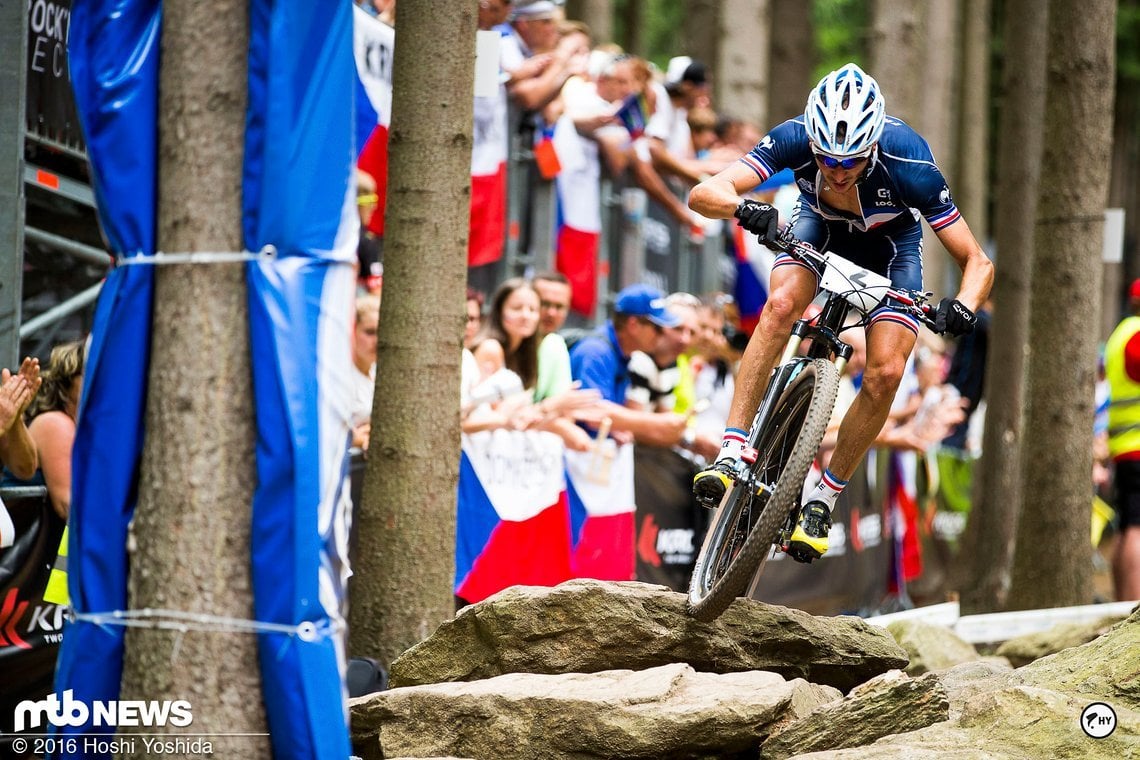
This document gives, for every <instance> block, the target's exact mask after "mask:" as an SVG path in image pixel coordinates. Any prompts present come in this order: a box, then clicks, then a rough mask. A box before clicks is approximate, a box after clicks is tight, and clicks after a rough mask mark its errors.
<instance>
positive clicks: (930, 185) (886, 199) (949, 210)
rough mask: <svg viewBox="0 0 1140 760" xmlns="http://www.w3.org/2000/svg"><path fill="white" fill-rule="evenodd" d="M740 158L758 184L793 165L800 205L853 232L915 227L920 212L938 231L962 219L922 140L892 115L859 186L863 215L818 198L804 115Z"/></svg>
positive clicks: (819, 183) (818, 185)
mask: <svg viewBox="0 0 1140 760" xmlns="http://www.w3.org/2000/svg"><path fill="white" fill-rule="evenodd" d="M740 160H741V161H742V162H744V163H745V164H747V165H748V166H749V167H750V168H751V169H752V170H753V171H755V172H756V174H757V175H758V176H759V177H760V181H761V182H763V181H764V180H766V179H768V177H770V176H772V175H773V174H775V173H776V172H778V171H780V170H781V169H791V170H792V172H793V173H794V174H795V177H796V186H797V187H798V188H799V190H800V197H801V203H804V202H806V203H807V205H808V206H809V207H810V208H811V209H812V211H814V212H816V213H817V214H818V215H819V216H820V217H822V218H823V219H825V220H827V221H829V222H845V223H847V225H849V229H851V230H852V231H854V230H858V231H860V232H866V231H869V230H876V229H877V228H883V229H882V230H881V231H884V232H885V231H887V229H890V230H892V231H897V230H899V229H900V228H905V227H912V226H915V227H917V226H919V215H920V214H921V215H922V216H923V217H925V218H926V221H927V222H928V223H929V224H930V226H931V228H932V229H934V230H935V231H938V230H941V229H943V228H945V227H949V226H950V225H951V224H953V223H954V222H956V221H958V219H959V218H961V215H960V214H959V213H958V207H957V206H955V205H954V200H953V198H951V196H950V188H949V186H948V185H947V184H946V179H945V178H944V177H943V176H942V172H941V171H940V170H939V169H938V165H937V164H935V163H934V156H933V155H932V154H931V152H930V146H929V145H927V144H926V140H924V139H922V137H921V136H920V135H919V134H918V133H917V132H915V131H914V130H913V129H911V128H910V127H909V126H908V125H907V124H905V123H904V122H902V121H900V120H898V119H896V118H894V117H892V116H888V117H886V124H885V126H884V127H883V134H882V137H880V138H879V143H878V147H877V148H876V150H875V154H874V156H873V157H872V159H871V162H870V164H869V165H868V167H867V170H866V171H865V172H864V173H863V177H862V179H861V180H860V182H859V183H858V186H857V187H858V192H859V205H860V208H861V209H862V213H861V214H851V213H849V212H847V211H844V210H841V209H836V208H832V207H830V206H828V205H827V204H825V203H822V202H821V201H820V197H819V191H820V188H821V186H822V183H823V174H822V172H820V171H819V168H818V167H817V166H816V163H815V159H814V158H813V157H812V153H811V145H810V143H809V142H808V137H807V131H806V130H805V129H804V120H803V117H802V116H799V117H797V118H794V119H789V120H788V121H785V122H784V123H783V124H781V125H779V126H778V127H776V128H775V129H773V130H772V131H771V132H769V133H768V134H767V135H765V136H764V139H762V140H761V141H760V142H759V144H757V145H756V147H755V148H753V149H752V150H751V151H750V152H749V153H747V154H746V155H745V156H743V157H742V158H741V159H740ZM884 225H886V227H885V228H884Z"/></svg>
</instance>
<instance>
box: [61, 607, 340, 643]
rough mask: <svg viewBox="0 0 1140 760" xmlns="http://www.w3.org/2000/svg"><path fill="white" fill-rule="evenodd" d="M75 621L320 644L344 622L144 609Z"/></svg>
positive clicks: (80, 615)
mask: <svg viewBox="0 0 1140 760" xmlns="http://www.w3.org/2000/svg"><path fill="white" fill-rule="evenodd" d="M71 617H72V619H73V620H78V621H82V622H85V623H92V624H94V625H99V626H106V625H118V626H124V627H127V628H154V629H160V630H167V631H179V632H181V633H185V632H186V631H207V632H228V633H284V634H288V635H290V636H296V637H297V638H299V639H301V640H302V641H317V640H318V639H322V638H329V637H331V636H334V635H337V634H339V633H340V629H341V628H342V627H343V625H342V624H340V623H329V624H326V625H322V626H320V627H318V626H317V625H316V624H315V623H313V622H312V621H309V620H306V621H304V622H301V623H297V624H295V625H290V624H287V623H266V622H262V621H260V620H245V619H242V618H232V617H224V616H219V615H206V614H203V613H199V612H184V611H182V610H163V609H143V610H111V611H109V612H74V611H73V612H72V614H71Z"/></svg>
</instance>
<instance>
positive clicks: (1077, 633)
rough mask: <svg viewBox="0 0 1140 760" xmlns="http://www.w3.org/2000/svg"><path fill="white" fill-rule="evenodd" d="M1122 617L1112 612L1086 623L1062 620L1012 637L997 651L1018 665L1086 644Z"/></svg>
mask: <svg viewBox="0 0 1140 760" xmlns="http://www.w3.org/2000/svg"><path fill="white" fill-rule="evenodd" d="M1121 620H1122V618H1121V617H1120V616H1110V617H1105V618H1101V619H1100V620H1094V621H1092V622H1085V623H1060V624H1058V625H1055V626H1053V627H1052V628H1050V629H1049V630H1047V631H1039V632H1037V633H1030V634H1026V635H1025V636H1018V637H1017V638H1013V639H1010V640H1009V641H1006V642H1004V643H1002V644H1001V646H999V647H998V648H997V651H996V654H997V655H998V656H1000V657H1005V658H1006V659H1008V660H1009V661H1010V663H1011V664H1012V665H1013V666H1014V667H1015V668H1019V667H1021V666H1022V665H1028V664H1029V663H1031V662H1033V661H1034V660H1038V659H1040V658H1042V657H1046V656H1048V655H1051V654H1056V653H1057V652H1060V651H1061V650H1062V649H1068V648H1069V647H1079V646H1080V645H1081V644H1087V643H1088V642H1090V641H1092V640H1093V639H1095V638H1096V637H1097V636H1100V635H1102V634H1104V633H1106V632H1107V631H1108V629H1109V628H1111V627H1112V626H1114V625H1116V624H1117V623H1119V622H1120V621H1121Z"/></svg>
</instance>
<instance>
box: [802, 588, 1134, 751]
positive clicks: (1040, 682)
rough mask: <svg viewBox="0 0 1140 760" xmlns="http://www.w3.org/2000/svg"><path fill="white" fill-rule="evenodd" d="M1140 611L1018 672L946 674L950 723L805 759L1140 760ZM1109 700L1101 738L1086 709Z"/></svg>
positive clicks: (973, 669)
mask: <svg viewBox="0 0 1140 760" xmlns="http://www.w3.org/2000/svg"><path fill="white" fill-rule="evenodd" d="M1137 673H1140V611H1138V612H1134V613H1133V614H1132V615H1131V616H1130V617H1129V618H1128V619H1127V620H1125V621H1124V622H1121V623H1119V624H1117V625H1115V626H1113V627H1112V628H1111V629H1110V630H1109V631H1108V632H1107V633H1105V634H1104V635H1103V636H1100V637H1099V638H1097V639H1095V640H1093V641H1091V642H1089V643H1087V644H1084V645H1082V646H1078V647H1071V648H1068V649H1065V650H1063V651H1061V652H1059V653H1057V654H1054V655H1050V656H1048V657H1044V658H1042V659H1040V660H1036V661H1035V662H1032V663H1030V664H1029V665H1025V666H1024V667H1021V668H1018V669H1017V670H1007V669H1005V668H1004V667H1002V666H1001V665H997V664H994V663H992V662H972V663H967V664H963V665H958V666H956V667H954V668H951V669H949V670H947V671H943V672H941V673H939V674H938V677H939V678H941V679H942V683H943V686H945V687H946V690H947V693H948V695H949V698H950V720H949V721H947V722H945V723H937V724H935V725H932V726H929V727H927V728H924V729H920V730H918V731H914V732H911V733H906V734H898V735H894V736H889V737H885V738H883V739H880V740H879V741H877V742H875V743H873V744H870V745H867V746H864V747H858V748H851V749H843V750H837V751H829V752H826V753H813V754H807V755H800V756H798V757H800V758H804V759H806V758H813V760H815V759H817V758H818V759H819V760H822V758H825V757H826V758H829V759H831V758H834V759H837V760H855V759H862V758H866V759H867V760H872V759H874V760H880V759H883V758H886V759H888V760H890V759H894V758H897V759H898V760H903V759H904V758H905V759H906V760H911V758H957V757H961V758H1003V759H1004V758H1010V759H1012V760H1021V759H1024V760H1041V758H1050V760H1052V759H1053V758H1062V759H1063V758H1072V759H1073V760H1085V758H1089V759H1090V760H1100V759H1101V758H1103V760H1117V759H1118V758H1140V678H1138V677H1137ZM1098 701H1099V702H1106V703H1108V704H1109V705H1111V706H1112V708H1113V709H1114V711H1115V712H1116V716H1117V726H1116V730H1115V731H1114V732H1113V733H1112V735H1111V736H1108V737H1106V738H1104V739H1093V738H1091V737H1089V736H1087V735H1085V733H1084V732H1083V731H1082V730H1081V727H1080V723H1079V721H1080V717H1081V713H1082V711H1083V710H1084V709H1085V707H1087V706H1088V705H1089V704H1090V703H1092V702H1098Z"/></svg>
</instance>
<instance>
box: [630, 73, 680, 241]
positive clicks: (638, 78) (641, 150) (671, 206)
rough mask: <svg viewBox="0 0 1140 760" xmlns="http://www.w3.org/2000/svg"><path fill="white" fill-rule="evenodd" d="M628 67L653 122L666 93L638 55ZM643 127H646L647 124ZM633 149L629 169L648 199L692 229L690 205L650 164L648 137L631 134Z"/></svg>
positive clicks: (665, 99) (642, 102) (649, 118)
mask: <svg viewBox="0 0 1140 760" xmlns="http://www.w3.org/2000/svg"><path fill="white" fill-rule="evenodd" d="M630 68H631V69H632V71H633V77H634V80H635V82H636V91H637V93H638V94H639V96H640V101H641V104H642V108H643V109H644V113H643V114H642V115H643V117H644V119H646V120H647V121H649V122H652V119H653V117H654V116H655V115H656V114H657V104H658V103H664V104H665V106H666V107H669V105H668V99H669V96H668V94H667V93H666V92H665V88H664V87H662V86H661V85H659V84H657V83H656V82H654V81H653V70H652V69H651V68H650V67H649V64H648V63H647V62H646V61H645V60H643V59H641V58H630ZM645 129H648V124H647V125H646V127H645ZM632 136H633V138H634V142H633V150H632V151H631V153H630V155H629V172H630V175H631V177H632V179H633V181H634V182H636V183H637V186H638V187H640V188H641V189H642V190H644V191H645V192H646V194H647V195H648V196H649V198H650V199H651V200H653V201H654V202H655V203H657V204H658V205H659V206H661V208H662V209H664V210H665V211H666V212H668V214H669V215H670V216H671V217H673V218H674V219H676V220H677V222H678V223H679V224H681V225H683V227H684V228H687V229H689V230H690V232H695V230H694V229H693V225H694V222H695V221H696V220H695V217H694V216H693V212H692V211H690V210H689V207H688V206H686V205H685V203H684V201H682V200H681V198H679V197H678V196H677V194H676V193H674V192H673V191H672V190H670V189H669V186H668V185H667V184H665V180H664V179H663V178H662V176H661V174H660V173H659V172H658V171H657V169H656V168H655V167H654V165H653V157H652V155H651V153H650V150H649V145H650V137H649V136H648V134H646V133H642V134H640V135H637V134H633V135H632Z"/></svg>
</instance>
